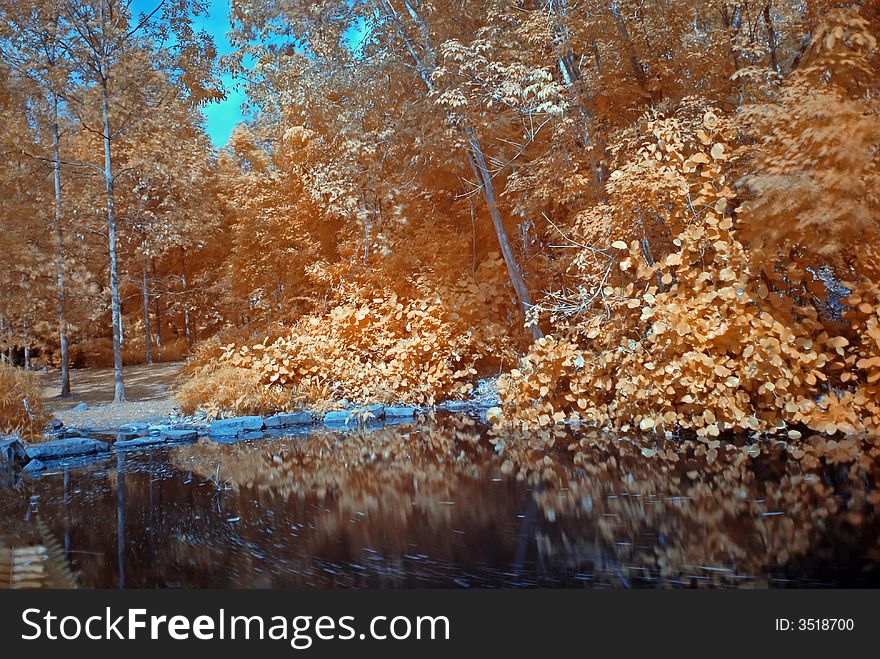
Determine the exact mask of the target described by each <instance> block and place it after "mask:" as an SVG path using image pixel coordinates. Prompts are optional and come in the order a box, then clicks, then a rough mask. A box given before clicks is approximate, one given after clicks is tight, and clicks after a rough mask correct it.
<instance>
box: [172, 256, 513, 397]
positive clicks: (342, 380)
mask: <svg viewBox="0 0 880 659" xmlns="http://www.w3.org/2000/svg"><path fill="white" fill-rule="evenodd" d="M505 280H506V276H505V271H504V265H503V263H501V261H500V259H490V260H489V261H487V262H486V263H484V264H483V265H482V266H481V267H480V268H479V269H478V271H477V274H476V280H475V281H474V280H473V279H470V278H463V279H461V280H459V281H458V282H456V283H454V284H452V285H444V284H438V283H437V282H435V281H433V280H430V279H428V278H427V277H422V278H420V279H419V280H418V281H417V282H416V286H415V288H416V291H417V293H416V294H414V295H412V296H406V297H405V296H403V295H398V294H397V293H395V292H392V291H388V290H383V291H371V290H369V289H367V290H364V289H363V288H362V287H360V286H357V285H350V286H349V287H347V288H344V289H341V290H340V291H339V292H337V298H336V303H335V304H333V305H332V306H330V307H329V309H328V310H327V311H325V312H314V313H312V314H308V315H305V316H302V317H301V318H300V319H299V320H298V321H297V322H296V323H295V324H294V326H293V327H292V328H291V329H289V330H288V331H287V332H286V333H284V334H282V335H281V336H278V337H277V338H275V339H271V338H270V337H266V338H265V339H264V340H262V341H260V342H243V341H241V340H237V341H233V342H231V343H228V344H226V345H220V343H219V342H218V341H212V342H210V343H209V344H206V345H205V346H202V347H201V348H200V349H199V351H198V352H197V354H196V355H194V356H193V358H192V359H191V360H190V363H189V364H188V365H187V367H186V368H185V369H184V372H183V373H182V377H183V378H185V380H184V382H183V384H182V386H181V389H180V392H179V400H180V402H181V406H182V408H183V409H184V410H193V409H196V408H201V409H205V410H207V411H209V412H210V413H214V414H217V413H221V412H224V411H225V412H236V413H241V412H242V411H244V410H249V411H262V412H267V411H273V410H274V409H276V408H284V407H286V406H293V405H308V406H310V407H313V408H317V409H327V408H332V407H333V406H336V405H338V401H340V400H341V399H348V400H349V401H351V402H354V403H363V404H366V403H391V402H405V403H411V404H433V403H435V402H437V401H438V400H440V399H441V398H444V397H446V398H451V397H456V396H463V395H464V394H466V393H467V392H468V391H469V390H470V389H471V388H472V387H473V381H474V380H475V379H476V375H477V373H478V371H479V370H480V369H482V368H484V367H486V366H487V365H488V364H493V365H496V369H497V364H499V363H500V361H501V360H502V359H503V358H504V357H505V356H507V357H508V358H509V359H510V361H511V362H512V361H513V351H512V344H511V342H510V338H509V337H510V335H511V332H510V328H511V315H510V305H509V298H508V296H507V295H506V292H505V290H504V282H505ZM518 320H519V321H520V322H521V318H520V319H518ZM513 322H516V321H513ZM227 378H228V379H229V381H231V382H235V383H236V384H235V386H228V385H227V382H226V380H227ZM187 380H188V381H187Z"/></svg>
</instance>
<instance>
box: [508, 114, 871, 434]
mask: <svg viewBox="0 0 880 659" xmlns="http://www.w3.org/2000/svg"><path fill="white" fill-rule="evenodd" d="M688 125H690V131H691V132H692V134H691V135H688V134H687V132H684V128H683V127H684V126H688ZM729 128H730V126H729V122H727V121H725V120H722V119H720V118H719V116H718V115H717V114H716V113H715V112H713V111H710V110H709V111H706V112H705V113H704V114H703V118H702V126H700V127H699V128H696V127H695V124H694V122H693V121H691V122H688V120H687V118H686V117H685V118H684V119H683V120H682V121H681V122H679V121H678V120H676V119H674V118H672V119H670V118H666V117H662V116H658V117H649V118H647V120H646V121H645V123H644V124H643V135H642V139H643V140H644V141H643V144H642V146H641V147H640V148H639V149H638V151H637V153H636V154H635V156H634V157H633V158H632V159H631V160H628V161H627V162H625V163H624V164H623V165H622V166H621V167H620V168H619V169H618V170H617V171H615V172H614V174H612V176H611V180H612V184H611V185H609V190H610V191H611V193H612V196H611V200H610V208H609V209H606V210H607V212H609V213H610V215H611V217H612V218H615V219H616V218H621V220H622V218H623V217H626V216H628V215H631V214H632V213H634V212H637V210H638V208H640V207H643V206H644V205H645V202H646V199H650V203H651V206H650V207H651V208H653V209H658V210H659V209H662V210H663V212H664V215H663V216H662V217H661V218H660V220H659V221H660V222H661V223H662V226H663V227H664V228H665V229H666V231H669V232H671V233H670V236H671V238H672V239H671V240H670V241H666V240H663V239H662V235H661V236H660V237H659V238H658V239H657V240H655V241H653V243H649V240H648V237H647V235H646V234H642V239H641V240H632V241H631V242H630V243H629V244H627V243H626V242H624V241H620V240H616V241H614V242H613V243H612V244H611V245H608V246H607V247H606V248H604V249H597V248H590V249H583V250H582V252H581V253H580V254H579V255H578V256H577V257H576V258H575V259H574V262H573V268H574V270H575V271H576V272H577V273H578V274H579V276H580V277H581V278H582V281H583V284H582V285H580V286H579V287H578V289H577V290H576V291H573V292H569V293H567V294H564V295H560V296H557V298H556V300H555V303H554V304H552V305H548V308H549V311H550V312H551V315H552V316H553V318H554V319H555V320H556V322H557V323H558V325H557V327H558V334H559V338H547V339H544V340H541V341H538V342H537V344H536V345H534V346H533V347H532V349H531V351H530V353H529V354H528V355H527V356H526V357H525V358H524V359H523V361H522V364H521V366H520V368H519V369H516V370H514V371H512V373H511V374H510V376H509V377H507V378H506V379H505V380H503V381H502V383H501V384H500V386H499V390H500V393H501V396H502V400H503V401H504V402H505V404H506V405H507V406H509V407H510V409H509V410H505V411H504V413H502V412H501V410H495V411H494V416H495V417H496V419H497V420H499V421H502V422H504V421H506V422H508V423H514V424H516V425H523V426H527V427H528V426H531V425H533V424H536V425H539V426H548V425H551V424H554V423H561V422H564V421H567V420H568V421H577V422H588V423H596V424H598V425H600V426H606V425H610V426H616V427H619V428H622V429H624V430H627V429H629V428H630V427H638V428H639V429H641V430H654V429H656V430H660V431H667V432H673V431H676V430H678V429H689V430H694V431H696V433H697V434H698V435H700V436H709V437H717V436H718V435H719V434H720V433H721V432H724V431H728V430H733V431H740V432H744V431H771V430H774V429H784V428H786V427H787V426H788V425H790V424H792V425H798V424H803V425H807V426H810V427H813V428H816V429H818V430H823V431H825V432H828V433H829V434H833V433H835V432H837V430H841V431H845V432H854V431H856V430H872V431H873V430H877V429H878V428H880V423H878V421H880V418H878V417H877V416H876V411H877V403H878V400H880V399H878V395H877V394H878V392H877V388H876V384H875V383H876V381H877V379H878V377H880V374H878V373H875V372H874V370H873V369H874V355H875V353H876V350H877V348H876V345H875V344H876V339H875V337H874V334H876V333H877V321H876V317H875V316H874V314H875V310H876V307H875V306H874V305H873V304H872V303H869V302H861V304H862V305H863V306H861V310H862V311H864V314H863V316H866V318H864V319H860V322H857V323H855V325H854V327H853V328H852V329H851V331H850V337H851V338H853V342H852V343H851V342H850V340H849V339H848V338H847V337H846V336H843V335H838V334H836V333H832V332H829V331H828V330H827V329H826V327H825V326H824V325H823V323H822V322H821V321H820V318H819V313H818V311H817V310H816V308H814V307H813V306H808V305H797V304H795V302H794V300H793V299H792V297H789V296H787V295H785V294H784V293H783V292H782V291H780V290H778V289H774V287H773V283H774V282H773V281H771V280H770V279H769V278H768V277H766V276H765V274H764V272H762V271H754V270H753V269H752V268H751V266H750V263H749V259H748V258H747V250H746V248H745V247H744V245H743V243H742V242H741V241H740V239H739V237H738V233H739V232H738V230H737V228H736V225H735V224H734V220H733V217H732V215H731V213H732V210H733V208H732V204H731V203H730V200H732V199H733V198H734V197H735V192H734V191H733V190H732V189H731V188H730V186H729V184H728V181H729V180H730V172H729V171H728V169H729V167H730V165H729V164H728V160H729V156H728V154H729V153H731V151H732V149H731V148H730V147H729V146H728V144H727V143H726V141H725V139H724V138H725V137H726V136H727V135H728V134H729V133H730V130H729ZM742 211H743V213H748V211H747V210H745V209H742ZM738 219H739V222H740V223H745V222H748V215H745V216H744V217H743V216H741V217H739V218H738ZM621 225H623V226H625V225H624V224H623V222H622V221H621ZM576 226H577V227H580V228H581V229H582V230H583V229H584V227H585V226H586V227H588V229H595V226H596V225H595V224H586V225H585V224H584V223H583V222H581V223H579V224H577V225H576ZM587 233H589V230H588V231H587ZM595 239H596V236H594V235H578V236H576V237H575V238H573V240H574V241H575V242H579V243H580V244H583V245H588V244H590V242H591V241H593V240H595ZM597 255H598V256H597ZM655 258H656V259H657V260H656V261H653V259H655ZM787 274H788V275H789V276H790V275H791V271H787ZM768 284H769V285H768ZM854 301H859V300H857V299H854V300H851V302H854ZM859 324H861V325H862V327H859ZM860 330H861V331H860ZM877 363H880V361H878V362H877ZM823 388H824V389H825V391H826V392H827V394H826V395H825V396H822V395H817V394H818V393H819V392H820V391H822V389H823ZM843 388H846V389H847V390H848V391H847V392H846V393H843V392H842V389H843ZM838 391H840V395H838V394H837V392H838ZM817 399H818V400H817ZM790 436H791V437H799V436H800V434H799V432H798V431H797V430H792V431H790Z"/></svg>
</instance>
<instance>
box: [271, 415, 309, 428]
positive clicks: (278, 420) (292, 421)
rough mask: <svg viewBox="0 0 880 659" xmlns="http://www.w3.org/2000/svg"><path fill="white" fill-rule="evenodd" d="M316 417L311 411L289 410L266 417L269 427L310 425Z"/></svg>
mask: <svg viewBox="0 0 880 659" xmlns="http://www.w3.org/2000/svg"><path fill="white" fill-rule="evenodd" d="M313 421H314V419H313V418H312V414H311V412H289V413H284V414H275V415H273V416H270V417H267V418H266V427H267V428H288V427H290V426H310V425H312V422H313Z"/></svg>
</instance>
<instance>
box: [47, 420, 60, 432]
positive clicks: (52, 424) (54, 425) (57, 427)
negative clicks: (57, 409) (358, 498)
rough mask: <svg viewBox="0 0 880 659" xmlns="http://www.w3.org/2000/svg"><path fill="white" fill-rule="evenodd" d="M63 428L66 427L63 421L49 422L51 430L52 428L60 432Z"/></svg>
mask: <svg viewBox="0 0 880 659" xmlns="http://www.w3.org/2000/svg"><path fill="white" fill-rule="evenodd" d="M63 427H64V422H63V421H62V420H61V419H52V420H51V421H50V422H49V428H51V429H52V430H54V431H55V432H58V431H59V430H61V429H62V428H63Z"/></svg>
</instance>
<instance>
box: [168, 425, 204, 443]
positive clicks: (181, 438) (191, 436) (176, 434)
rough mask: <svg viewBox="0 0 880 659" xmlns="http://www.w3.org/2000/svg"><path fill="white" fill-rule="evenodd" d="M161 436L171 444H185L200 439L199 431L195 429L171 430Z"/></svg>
mask: <svg viewBox="0 0 880 659" xmlns="http://www.w3.org/2000/svg"><path fill="white" fill-rule="evenodd" d="M159 436H160V437H161V438H162V439H165V440H168V441H169V442H185V441H189V440H196V439H198V438H199V431H198V430H195V429H193V428H181V429H171V430H164V431H163V432H162V433H160V435H159Z"/></svg>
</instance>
